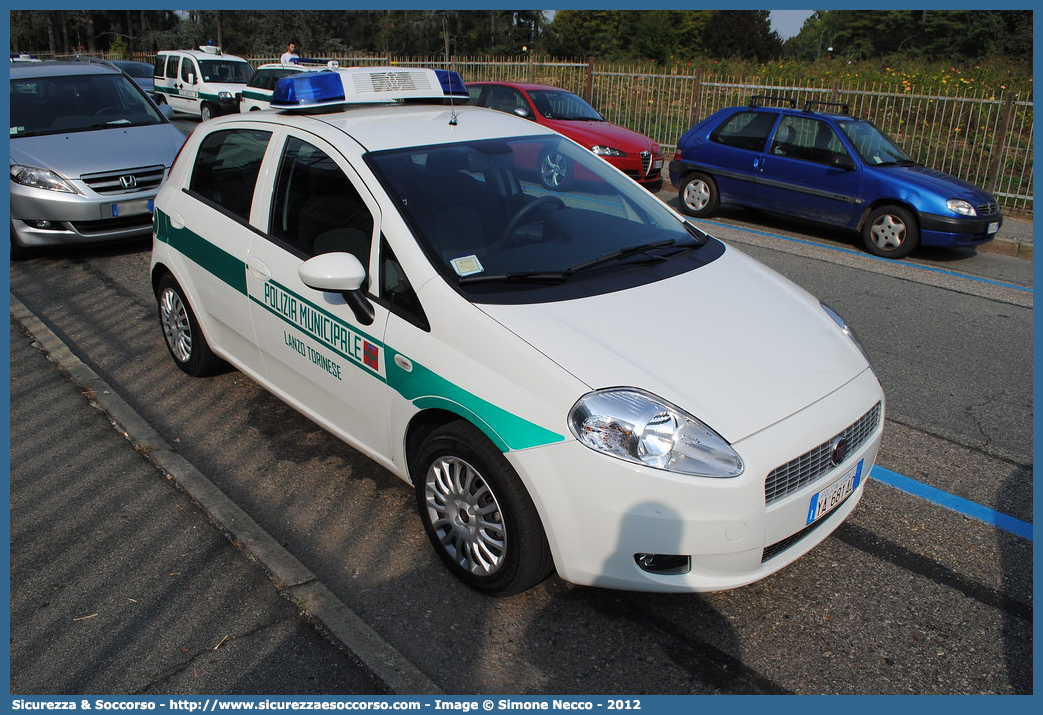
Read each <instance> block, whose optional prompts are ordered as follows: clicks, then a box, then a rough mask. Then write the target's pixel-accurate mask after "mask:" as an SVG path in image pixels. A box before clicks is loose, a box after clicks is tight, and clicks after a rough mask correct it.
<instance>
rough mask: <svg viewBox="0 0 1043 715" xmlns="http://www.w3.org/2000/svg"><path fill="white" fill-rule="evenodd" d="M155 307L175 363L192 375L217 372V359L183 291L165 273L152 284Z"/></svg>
mask: <svg viewBox="0 0 1043 715" xmlns="http://www.w3.org/2000/svg"><path fill="white" fill-rule="evenodd" d="M156 308H157V312H158V316H159V327H160V329H161V330H162V331H163V341H164V342H165V343H166V346H167V350H168V351H169V352H170V357H172V358H174V362H175V363H176V364H177V366H178V367H179V368H181V369H182V370H184V371H185V372H187V373H188V374H189V375H191V376H193V377H205V376H206V375H212V374H214V373H215V372H217V370H218V367H219V366H220V364H221V360H220V358H218V357H217V356H216V355H214V352H213V350H211V349H210V344H209V343H207V341H206V338H205V337H204V336H203V331H202V330H201V329H200V327H199V321H198V320H197V319H196V314H195V313H194V312H192V307H191V306H190V305H189V304H188V300H187V299H186V298H185V292H184V291H183V290H182V288H181V286H180V285H178V282H177V281H176V280H174V277H173V276H172V275H170V274H169V273H168V274H167V275H165V276H163V277H162V278H161V279H160V281H159V285H158V286H157V287H156Z"/></svg>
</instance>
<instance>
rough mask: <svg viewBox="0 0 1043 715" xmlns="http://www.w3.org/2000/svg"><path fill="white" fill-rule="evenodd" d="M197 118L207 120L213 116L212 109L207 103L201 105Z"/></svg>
mask: <svg viewBox="0 0 1043 715" xmlns="http://www.w3.org/2000/svg"><path fill="white" fill-rule="evenodd" d="M199 118H200V119H201V120H202V121H204V122H209V121H210V120H211V119H213V118H214V110H213V109H212V108H211V107H210V105H209V104H206V103H204V104H203V106H202V107H200V108H199Z"/></svg>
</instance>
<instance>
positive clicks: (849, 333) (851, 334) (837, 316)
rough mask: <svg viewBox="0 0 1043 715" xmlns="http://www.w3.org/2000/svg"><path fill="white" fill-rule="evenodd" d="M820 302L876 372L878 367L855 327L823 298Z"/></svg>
mask: <svg viewBox="0 0 1043 715" xmlns="http://www.w3.org/2000/svg"><path fill="white" fill-rule="evenodd" d="M818 303H819V305H821V306H822V310H824V311H826V315H828V316H829V317H830V318H832V319H833V322H835V323H836V324H837V325H839V326H840V329H841V330H842V331H843V332H844V335H846V336H848V337H849V338H851V342H853V343H854V344H855V347H856V348H858V351H859V352H860V353H862V357H864V358H865V359H866V362H867V363H869V367H870V368H871V369H872V370H873V372H876V368H874V367H873V361H872V360H870V359H869V353H867V352H866V349H865V348H864V347H862V343H860V342H859V340H858V335H857V334H855V329H854V328H852V327H851V326H850V325H848V324H847V321H846V320H844V319H843V318H841V317H840V314H839V313H837V311H835V310H833V309H832V308H830V307H829V306H828V305H826V304H825V303H823V302H822V301H821V300H820V301H819V302H818Z"/></svg>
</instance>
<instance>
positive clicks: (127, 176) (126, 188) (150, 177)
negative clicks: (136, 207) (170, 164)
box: [81, 166, 165, 194]
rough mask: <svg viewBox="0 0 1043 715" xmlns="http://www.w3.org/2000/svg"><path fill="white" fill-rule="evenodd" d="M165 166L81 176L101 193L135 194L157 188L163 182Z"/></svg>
mask: <svg viewBox="0 0 1043 715" xmlns="http://www.w3.org/2000/svg"><path fill="white" fill-rule="evenodd" d="M164 171H165V168H164V167H163V166H143V167H138V168H136V169H124V170H122V171H107V172H105V173H104V174H84V175H83V176H82V177H81V178H82V179H83V183H85V184H87V186H89V187H90V188H91V190H92V191H95V192H97V193H99V194H133V193H137V192H139V191H149V190H150V189H156V188H158V187H159V185H160V184H161V183H163V173H164Z"/></svg>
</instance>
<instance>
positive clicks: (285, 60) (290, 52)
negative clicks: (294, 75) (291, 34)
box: [279, 41, 299, 65]
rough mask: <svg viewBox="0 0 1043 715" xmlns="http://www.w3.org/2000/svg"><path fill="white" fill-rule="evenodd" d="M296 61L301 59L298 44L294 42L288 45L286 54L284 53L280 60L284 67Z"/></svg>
mask: <svg viewBox="0 0 1043 715" xmlns="http://www.w3.org/2000/svg"><path fill="white" fill-rule="evenodd" d="M296 59H299V58H298V56H297V43H296V42H293V41H291V42H288V43H286V52H283V53H282V57H281V58H279V62H281V63H282V64H284V65H288V64H290V63H291V62H292V61H293V60H296Z"/></svg>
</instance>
